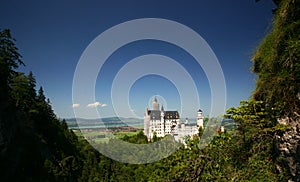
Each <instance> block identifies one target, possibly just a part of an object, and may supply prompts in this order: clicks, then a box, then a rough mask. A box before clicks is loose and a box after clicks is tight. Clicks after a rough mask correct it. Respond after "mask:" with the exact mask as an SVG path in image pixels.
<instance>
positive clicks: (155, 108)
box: [152, 97, 159, 111]
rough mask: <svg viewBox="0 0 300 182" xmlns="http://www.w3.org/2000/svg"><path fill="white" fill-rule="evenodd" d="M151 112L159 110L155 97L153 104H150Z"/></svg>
mask: <svg viewBox="0 0 300 182" xmlns="http://www.w3.org/2000/svg"><path fill="white" fill-rule="evenodd" d="M152 110H155V111H158V110H159V104H158V102H157V99H156V97H154V99H153V102H152Z"/></svg>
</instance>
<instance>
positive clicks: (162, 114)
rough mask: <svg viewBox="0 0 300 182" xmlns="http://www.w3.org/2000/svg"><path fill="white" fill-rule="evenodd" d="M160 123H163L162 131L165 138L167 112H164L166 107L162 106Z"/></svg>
mask: <svg viewBox="0 0 300 182" xmlns="http://www.w3.org/2000/svg"><path fill="white" fill-rule="evenodd" d="M160 121H161V129H162V134H163V136H164V135H165V132H166V131H165V130H166V128H165V111H164V107H163V106H161V111H160Z"/></svg>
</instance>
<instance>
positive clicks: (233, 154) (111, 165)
mask: <svg viewBox="0 0 300 182" xmlns="http://www.w3.org/2000/svg"><path fill="white" fill-rule="evenodd" d="M275 3H276V4H277V5H278V7H277V8H276V9H275V10H274V20H273V27H272V30H270V32H269V33H268V35H266V37H265V38H264V39H263V40H262V42H261V44H260V45H259V46H258V48H257V50H256V52H255V53H254V55H253V63H254V65H253V72H254V73H256V74H257V76H258V77H257V81H256V88H255V90H254V91H253V95H252V96H251V99H249V100H247V101H241V103H240V106H239V107H237V108H230V109H228V110H227V112H226V114H225V115H224V117H226V118H231V119H234V121H235V122H236V123H237V125H238V126H237V129H236V130H232V131H228V132H225V133H220V134H218V135H217V136H216V137H214V139H213V141H212V142H211V143H210V144H209V145H208V146H207V147H206V148H204V149H199V147H198V145H199V139H200V137H201V133H202V132H200V134H199V136H195V137H194V138H193V139H191V138H187V139H186V143H187V147H181V148H179V150H178V151H176V152H175V153H173V154H172V155H170V156H169V157H167V158H164V159H162V160H160V161H157V162H154V163H149V164H126V163H120V162H117V161H114V160H112V159H110V158H108V157H106V156H104V155H102V154H101V153H99V152H98V151H97V150H95V149H94V148H93V147H92V146H91V145H90V144H89V143H88V142H87V141H86V140H85V139H83V138H79V137H77V136H76V135H75V134H74V133H73V132H72V130H69V129H68V126H67V124H66V122H65V121H64V120H62V121H61V120H59V119H58V118H57V117H56V116H55V114H54V112H53V110H52V108H51V103H50V100H49V99H47V98H46V97H45V94H44V91H43V88H42V87H40V88H39V89H37V88H36V80H35V77H34V75H33V73H31V72H30V73H29V74H25V73H22V72H18V71H17V69H18V67H19V66H24V65H25V64H24V62H23V61H22V57H21V55H20V54H19V53H18V49H17V48H16V45H15V40H14V38H13V37H12V36H11V34H10V31H9V30H8V29H4V30H0V93H1V94H0V173H1V174H0V181H288V180H291V181H299V179H300V159H299V158H300V156H299V154H300V134H299V133H300V132H299V131H300V111H299V109H300V0H285V1H280V2H279V1H275ZM123 140H125V141H128V142H131V143H136V144H146V143H148V140H147V138H146V137H145V136H144V135H143V132H140V133H139V134H137V135H134V136H125V137H124V138H123ZM109 142H112V143H113V142H114V141H113V140H111V141H109Z"/></svg>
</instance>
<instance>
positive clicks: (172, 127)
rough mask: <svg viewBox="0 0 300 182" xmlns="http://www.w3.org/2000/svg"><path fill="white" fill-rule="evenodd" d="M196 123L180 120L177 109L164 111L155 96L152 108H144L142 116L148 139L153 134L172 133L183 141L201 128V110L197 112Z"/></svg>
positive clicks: (162, 135) (176, 138)
mask: <svg viewBox="0 0 300 182" xmlns="http://www.w3.org/2000/svg"><path fill="white" fill-rule="evenodd" d="M197 114H198V115H197V123H196V124H190V123H188V120H187V119H186V120H185V121H184V122H181V120H180V116H179V113H178V111H165V110H164V107H163V106H161V109H159V104H158V102H157V99H156V97H155V98H154V99H153V101H152V110H149V109H148V108H147V109H146V112H145V116H144V134H145V135H146V136H147V137H148V139H152V138H153V136H154V134H156V136H157V137H164V136H165V135H172V136H173V137H174V138H175V140H176V141H183V139H184V138H185V137H186V136H193V135H195V134H198V133H199V128H200V127H202V128H203V116H202V111H201V110H200V109H199V110H198V113H197Z"/></svg>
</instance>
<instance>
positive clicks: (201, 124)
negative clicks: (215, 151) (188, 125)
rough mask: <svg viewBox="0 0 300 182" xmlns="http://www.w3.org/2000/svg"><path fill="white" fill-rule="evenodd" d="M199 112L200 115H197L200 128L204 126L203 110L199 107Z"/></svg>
mask: <svg viewBox="0 0 300 182" xmlns="http://www.w3.org/2000/svg"><path fill="white" fill-rule="evenodd" d="M197 113H198V115H197V127H198V128H200V127H202V128H204V126H203V116H202V110H201V109H199V110H198V112H197Z"/></svg>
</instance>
